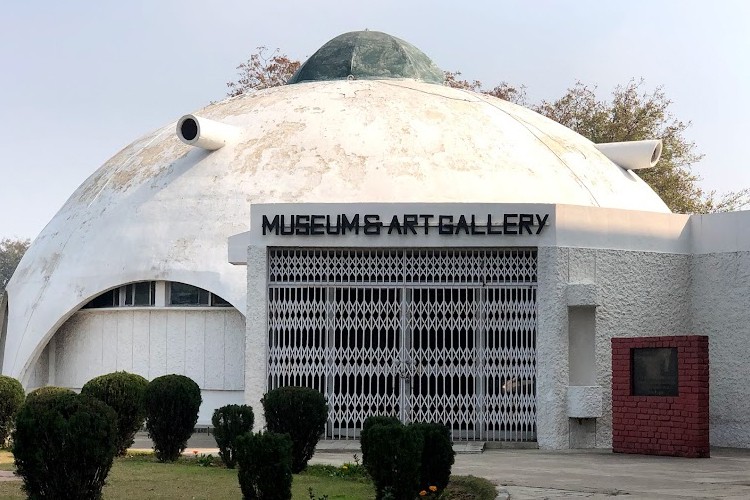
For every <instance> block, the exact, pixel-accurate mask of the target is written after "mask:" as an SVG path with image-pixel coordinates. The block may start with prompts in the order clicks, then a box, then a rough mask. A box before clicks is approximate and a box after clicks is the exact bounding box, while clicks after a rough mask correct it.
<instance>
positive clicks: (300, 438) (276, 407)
mask: <svg viewBox="0 0 750 500" xmlns="http://www.w3.org/2000/svg"><path fill="white" fill-rule="evenodd" d="M261 403H262V404H263V411H264V413H265V416H266V426H267V428H268V430H269V431H271V432H276V433H279V434H289V437H291V439H292V472H293V473H295V474H297V473H299V472H302V471H303V470H304V469H305V467H307V462H308V461H309V460H310V459H311V458H312V456H313V454H314V453H315V447H316V446H317V444H318V440H319V439H320V435H321V434H322V433H323V430H324V429H325V424H326V420H327V419H328V404H327V403H326V399H325V396H323V395H322V394H321V393H320V392H318V391H316V390H315V389H308V388H306V387H280V388H278V389H274V390H272V391H269V392H268V393H267V394H266V395H265V396H263V399H262V400H261Z"/></svg>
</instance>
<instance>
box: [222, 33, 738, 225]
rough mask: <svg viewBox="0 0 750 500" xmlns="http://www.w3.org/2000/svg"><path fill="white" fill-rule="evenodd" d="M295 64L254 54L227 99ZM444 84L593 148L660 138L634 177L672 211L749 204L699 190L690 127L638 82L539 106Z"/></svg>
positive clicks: (508, 89)
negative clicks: (510, 106) (543, 121)
mask: <svg viewBox="0 0 750 500" xmlns="http://www.w3.org/2000/svg"><path fill="white" fill-rule="evenodd" d="M299 65H300V63H299V61H295V60H291V59H289V58H288V57H287V56H286V54H281V53H280V51H279V49H276V50H275V51H273V52H272V53H270V54H269V53H268V49H266V48H265V47H259V48H258V52H257V53H255V54H253V55H251V56H250V59H248V60H247V62H244V63H242V64H240V65H239V66H238V67H237V69H238V70H239V71H240V73H239V78H238V79H237V81H234V82H229V83H227V86H228V87H229V93H228V95H229V96H237V95H240V94H242V93H244V92H247V91H249V90H258V89H264V88H268V87H274V86H277V85H283V84H284V83H286V81H287V80H288V79H289V78H290V77H291V76H292V75H293V74H294V72H295V71H296V70H297V68H299ZM445 84H446V85H448V86H449V87H454V88H459V89H464V90H469V91H472V92H481V93H484V94H487V95H491V96H494V97H498V98H500V99H504V100H506V101H510V102H513V103H515V104H519V105H521V106H525V107H528V108H530V109H532V110H534V111H536V112H538V113H540V114H542V115H544V116H546V117H548V118H551V119H552V120H555V121H557V122H559V123H562V124H563V125H565V126H566V127H569V128H571V129H573V130H575V131H576V132H578V133H579V134H581V135H582V136H584V137H586V138H587V139H589V140H591V141H592V142H595V143H596V142H620V141H637V140H643V139H662V141H663V150H662V155H661V160H660V161H659V163H658V164H657V166H656V167H654V168H650V169H645V170H640V171H638V172H637V174H638V175H639V176H641V178H642V179H643V180H644V181H646V182H647V183H648V184H649V185H650V186H651V187H652V188H653V190H654V191H656V194H658V195H659V196H660V197H661V198H662V200H664V202H665V203H666V204H667V206H669V208H670V209H671V210H672V211H673V212H677V213H708V212H728V211H732V210H739V209H740V208H742V207H744V206H746V205H748V204H749V203H750V189H741V190H739V191H731V192H728V193H724V194H722V195H717V193H716V192H714V191H709V192H706V191H704V190H703V189H702V188H701V187H700V180H701V179H700V177H699V176H698V175H696V174H695V173H693V171H692V167H693V165H694V164H695V163H697V162H698V161H700V160H701V159H702V158H703V155H702V154H700V153H699V152H698V151H697V149H696V146H695V143H694V142H692V141H690V140H688V139H687V138H686V137H685V131H686V130H687V129H688V127H690V122H684V121H681V120H678V119H677V118H675V117H674V116H673V115H672V112H671V109H670V106H671V104H672V101H670V100H669V99H668V98H667V96H666V93H665V92H664V89H663V88H662V87H657V88H656V90H654V91H652V92H649V91H648V90H646V85H645V84H644V81H643V80H642V79H641V80H630V81H629V82H628V83H626V84H624V85H620V86H617V87H615V89H614V90H613V91H612V94H611V95H610V96H609V98H608V99H600V98H599V97H598V96H597V92H596V90H597V88H596V86H589V85H586V84H584V83H581V82H577V83H576V84H575V85H573V86H572V87H570V88H568V89H567V90H566V91H565V92H564V93H563V95H562V96H561V97H559V98H557V99H552V100H549V101H547V100H543V101H542V102H540V103H529V102H528V100H527V95H526V87H525V86H523V85H519V86H516V85H512V84H510V83H507V82H501V83H500V84H499V85H497V86H495V87H493V88H490V89H486V88H484V86H483V85H482V82H480V81H478V80H465V79H463V78H462V75H461V72H460V71H446V72H445Z"/></svg>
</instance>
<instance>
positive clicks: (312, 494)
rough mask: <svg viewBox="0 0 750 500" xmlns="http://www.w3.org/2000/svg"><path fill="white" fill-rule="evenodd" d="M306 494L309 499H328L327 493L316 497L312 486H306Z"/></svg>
mask: <svg viewBox="0 0 750 500" xmlns="http://www.w3.org/2000/svg"><path fill="white" fill-rule="evenodd" d="M307 495H308V496H309V498H310V500H328V495H323V496H322V497H316V496H315V493H314V492H313V489H312V488H307Z"/></svg>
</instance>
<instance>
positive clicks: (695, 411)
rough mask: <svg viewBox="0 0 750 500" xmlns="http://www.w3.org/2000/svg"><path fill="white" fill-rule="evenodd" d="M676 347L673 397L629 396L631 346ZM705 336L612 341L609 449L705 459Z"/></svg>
mask: <svg viewBox="0 0 750 500" xmlns="http://www.w3.org/2000/svg"><path fill="white" fill-rule="evenodd" d="M644 347H676V348H677V371H678V373H677V378H678V380H677V383H678V391H679V395H678V396H677V397H662V396H633V395H632V388H631V380H630V370H631V349H634V348H644ZM708 441H709V439H708V337H706V336H703V335H690V336H679V337H639V338H632V337H628V338H613V339H612V450H613V451H614V452H615V453H642V454H649V455H672V456H680V457H708V456H709V453H710V452H709V442H708Z"/></svg>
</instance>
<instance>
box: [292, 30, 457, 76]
mask: <svg viewBox="0 0 750 500" xmlns="http://www.w3.org/2000/svg"><path fill="white" fill-rule="evenodd" d="M345 78H355V79H357V80H365V79H370V80H372V79H384V78H412V79H414V80H422V81H424V82H428V83H438V84H442V83H443V81H444V80H445V76H444V74H443V71H442V70H441V69H440V68H438V67H437V66H435V63H433V62H432V61H431V60H430V58H429V57H427V56H426V55H425V53H424V52H422V51H421V50H419V49H418V48H416V47H415V46H414V45H412V44H410V43H409V42H405V41H403V40H401V39H400V38H396V37H395V36H391V35H388V34H386V33H381V32H380V31H352V32H350V33H344V34H343V35H339V36H337V37H336V38H334V39H333V40H331V41H329V42H328V43H326V44H325V45H323V46H322V47H321V48H320V49H318V51H317V52H315V54H313V55H312V57H310V58H309V59H308V60H307V61H305V63H304V64H302V66H300V68H299V69H298V70H297V72H296V73H295V74H294V75H293V76H292V78H291V79H290V80H289V82H288V83H289V84H295V83H300V82H308V81H322V80H343V79H345Z"/></svg>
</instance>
